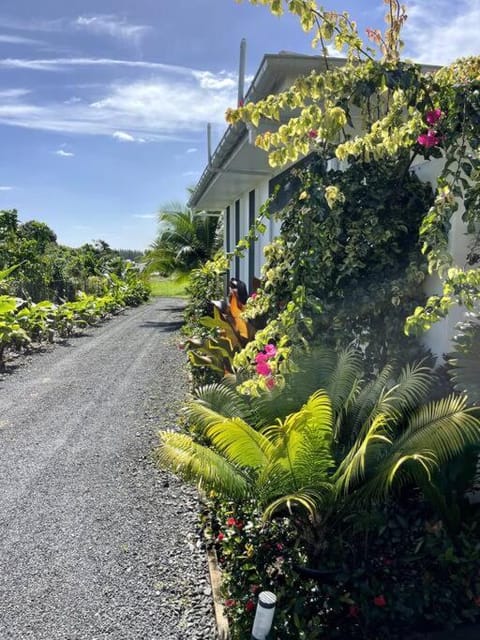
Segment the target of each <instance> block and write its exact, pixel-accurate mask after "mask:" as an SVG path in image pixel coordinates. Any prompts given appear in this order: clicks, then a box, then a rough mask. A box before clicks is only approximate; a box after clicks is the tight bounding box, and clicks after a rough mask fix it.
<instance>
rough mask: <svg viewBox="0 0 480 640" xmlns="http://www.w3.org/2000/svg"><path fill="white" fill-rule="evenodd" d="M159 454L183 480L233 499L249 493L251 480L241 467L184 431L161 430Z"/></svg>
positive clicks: (160, 458) (163, 463) (163, 464)
mask: <svg viewBox="0 0 480 640" xmlns="http://www.w3.org/2000/svg"><path fill="white" fill-rule="evenodd" d="M159 437H160V446H159V447H158V448H157V451H156V453H157V457H158V460H159V462H160V464H161V465H162V466H164V467H167V468H169V469H170V470H171V471H173V472H174V473H176V474H178V475H180V476H181V477H182V478H183V479H185V480H187V481H189V482H191V481H195V482H196V483H197V484H198V485H199V486H201V487H203V488H205V489H207V490H209V489H214V490H215V491H217V492H218V493H220V494H222V495H224V496H226V497H228V498H230V499H232V498H235V499H242V498H244V497H245V496H247V495H248V493H249V481H248V476H246V475H245V474H244V473H243V472H242V471H241V470H240V469H238V468H237V467H235V466H234V465H232V464H231V463H229V462H228V461H227V460H226V459H225V458H224V457H223V456H222V455H219V454H218V453H216V452H215V451H213V450H212V449H210V448H208V447H204V446H202V445H200V444H197V443H196V442H194V441H193V440H192V438H191V437H190V436H187V435H186V434H183V433H174V432H171V431H161V432H160V433H159Z"/></svg>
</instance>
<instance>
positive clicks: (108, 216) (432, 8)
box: [0, 0, 480, 249]
mask: <svg viewBox="0 0 480 640" xmlns="http://www.w3.org/2000/svg"><path fill="white" fill-rule="evenodd" d="M324 4H325V6H327V7H328V8H329V9H334V10H347V11H349V12H350V13H351V15H352V16H353V17H354V18H355V19H356V20H357V21H358V24H359V27H360V30H361V31H362V32H363V31H364V29H365V27H367V26H369V27H380V28H382V21H383V2H382V1H381V0H365V1H364V2H363V3H358V2H354V1H353V0H348V1H343V0H331V1H330V2H325V3H324ZM359 4H361V7H362V8H361V9H359V8H358V5H359ZM407 5H408V14H409V19H408V20H407V25H406V29H405V32H404V38H405V40H406V43H407V47H406V53H407V54H408V55H409V56H410V57H413V58H415V59H417V60H420V61H423V62H432V63H446V62H449V61H451V60H453V59H455V58H456V57H459V56H461V55H471V54H478V53H479V51H478V49H479V47H478V44H477V43H478V27H479V25H480V0H457V1H456V2H455V3H454V2H451V0H449V1H447V0H437V2H435V3H433V2H431V1H430V0H417V2H411V3H407ZM242 37H245V38H246V39H247V43H248V44H247V73H248V74H250V75H252V74H254V73H255V71H256V69H257V68H258V65H259V63H260V61H261V58H262V56H263V54H264V53H277V52H279V51H281V50H287V51H296V52H302V53H312V50H311V47H310V43H309V39H308V36H306V35H305V34H304V33H303V32H302V31H301V29H300V27H299V26H298V24H297V22H296V21H295V20H294V19H293V18H291V17H284V18H281V19H276V18H274V17H273V16H272V15H271V14H270V13H269V12H268V10H267V9H266V8H264V7H254V6H251V5H249V4H248V2H246V0H245V2H244V3H243V4H237V3H236V2H235V1H234V0H168V1H167V0H134V1H133V0H68V2H66V1H65V0H43V1H42V2H39V1H38V0H2V3H1V7H0V143H1V144H0V209H5V208H17V209H18V210H19V213H20V218H21V220H24V221H25V220H29V219H32V218H34V219H37V220H42V221H44V222H46V223H47V224H48V225H50V226H51V227H52V228H53V229H54V230H55V231H56V233H57V234H58V238H59V241H60V242H62V243H64V244H69V245H71V246H78V245H80V244H82V243H84V242H88V241H91V240H93V239H97V238H102V239H104V240H106V241H107V242H108V243H109V244H111V245H112V246H114V247H119V248H120V247H122V248H140V249H143V248H146V247H147V246H148V245H149V243H150V242H151V241H152V240H153V239H154V236H155V232H156V215H155V213H156V211H157V210H158V208H159V207H160V206H161V205H162V204H164V203H166V202H169V201H172V200H180V201H185V200H186V188H187V187H188V186H191V185H193V184H194V183H195V181H196V180H197V178H198V177H199V176H200V174H201V171H202V170H203V168H204V166H205V161H206V134H205V129H206V123H207V122H208V121H211V122H212V124H213V131H214V142H215V141H216V140H218V139H219V137H220V135H221V133H222V132H223V130H224V128H225V124H224V119H223V117H224V116H223V114H224V112H225V109H226V108H227V107H229V106H234V104H235V99H236V83H237V79H236V75H237V67H238V50H239V43H240V40H241V38H242Z"/></svg>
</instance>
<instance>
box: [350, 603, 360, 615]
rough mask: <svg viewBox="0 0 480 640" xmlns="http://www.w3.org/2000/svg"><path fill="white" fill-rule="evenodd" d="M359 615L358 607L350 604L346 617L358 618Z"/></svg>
mask: <svg viewBox="0 0 480 640" xmlns="http://www.w3.org/2000/svg"><path fill="white" fill-rule="evenodd" d="M359 613H360V607H359V606H358V605H356V604H351V605H350V606H349V608H348V616H349V617H350V618H358V614H359Z"/></svg>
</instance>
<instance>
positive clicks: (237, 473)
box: [159, 350, 480, 558]
mask: <svg viewBox="0 0 480 640" xmlns="http://www.w3.org/2000/svg"><path fill="white" fill-rule="evenodd" d="M318 367H319V368H321V367H322V363H321V362H318ZM360 371H361V370H360V368H359V356H358V354H356V353H355V352H354V351H351V350H350V351H347V352H345V353H344V354H342V355H341V356H340V357H339V359H338V364H337V366H336V367H335V369H334V371H333V372H332V373H331V380H330V385H329V390H328V392H327V391H325V390H318V391H316V392H315V393H313V394H312V395H311V396H310V397H309V398H308V400H307V401H306V402H305V404H304V405H303V406H302V407H301V408H300V409H299V410H297V411H295V412H293V413H291V414H289V415H287V416H286V417H284V418H278V420H277V421H276V422H273V421H270V422H269V423H267V424H266V425H265V426H261V427H260V428H257V426H258V420H257V421H256V424H255V425H254V426H251V425H250V424H248V422H246V420H244V419H242V417H240V415H241V414H240V415H239V413H240V412H239V408H240V403H238V402H236V401H235V400H233V401H232V395H231V394H230V396H228V394H225V393H223V395H222V391H221V389H220V391H219V393H218V395H220V396H221V401H223V400H224V399H225V398H227V403H226V404H227V409H228V411H227V415H223V414H222V413H219V412H217V411H215V409H214V408H213V406H212V400H211V398H212V395H213V396H214V397H215V395H216V394H215V392H214V393H213V394H212V393H210V396H209V397H208V395H207V396H203V397H201V398H199V399H198V400H197V401H193V402H191V403H189V405H188V407H187V410H186V413H187V418H188V420H189V422H190V423H191V424H192V426H193V429H194V430H195V431H196V432H198V433H200V434H201V436H202V438H203V441H204V442H205V441H206V442H207V443H208V445H209V446H206V445H205V444H199V443H198V442H197V441H196V438H195V437H192V436H191V435H187V434H185V433H174V432H170V431H164V432H161V433H160V441H161V445H160V448H159V459H160V461H161V462H162V463H163V464H165V465H166V466H169V467H170V468H171V469H173V470H174V471H175V472H176V473H179V474H180V475H182V476H183V477H185V478H187V479H190V480H191V479H193V480H195V481H197V482H199V484H200V485H201V486H202V487H204V488H206V489H207V490H210V489H213V490H214V491H216V492H217V493H218V494H220V495H222V496H223V497H224V498H226V499H230V500H235V501H237V502H241V501H243V500H251V499H254V500H255V501H256V504H257V505H258V507H259V508H260V509H262V510H263V511H264V514H265V517H266V518H269V517H272V516H273V515H274V514H276V513H277V512H280V513H283V512H284V511H285V510H291V509H299V510H300V512H305V513H307V514H308V516H307V518H306V520H305V530H304V532H303V534H302V535H303V537H304V539H305V540H307V541H308V544H309V546H310V557H311V558H314V557H315V555H316V554H317V553H318V552H319V550H321V549H322V545H323V544H324V540H325V535H326V529H325V527H326V526H327V523H328V521H329V519H330V518H334V517H338V514H339V513H340V512H342V511H343V510H345V511H346V512H348V511H349V510H351V509H352V505H357V506H358V505H360V504H364V505H368V504H371V503H376V502H382V501H383V500H385V499H386V497H387V496H388V495H389V494H390V493H391V490H392V489H394V488H395V487H396V488H397V489H399V488H402V487H404V486H415V487H420V488H421V489H422V490H423V492H424V494H425V496H426V497H427V498H428V499H429V500H430V501H431V502H432V504H434V506H435V508H436V509H437V510H438V511H439V512H440V513H441V516H442V517H443V518H444V520H445V521H446V522H447V523H448V524H449V526H452V527H455V526H458V521H457V518H455V515H456V514H455V513H450V511H449V506H450V505H448V504H447V503H446V499H445V495H444V494H443V493H442V492H441V491H440V488H439V486H438V485H437V476H441V470H442V469H443V468H444V467H445V465H446V464H447V463H448V462H449V461H450V460H452V459H454V458H456V457H458V456H460V455H461V454H462V453H463V452H464V451H465V449H466V448H467V447H468V445H477V444H478V443H479V442H480V421H479V420H478V419H477V418H476V417H475V416H474V415H473V414H472V411H471V410H470V409H468V408H467V406H466V397H465V396H455V395H451V396H448V397H446V398H443V399H441V400H437V401H434V402H430V403H426V404H424V403H423V400H424V398H425V396H427V394H428V391H429V389H430V386H431V383H432V378H433V373H432V371H431V370H430V369H428V368H426V367H424V366H421V365H415V366H413V367H408V366H407V367H406V368H405V369H404V370H403V371H402V372H401V374H400V376H399V377H398V379H397V380H396V382H395V383H394V384H393V385H391V384H389V381H390V379H391V376H392V373H393V372H392V368H391V367H388V366H387V367H386V368H385V369H384V370H383V371H382V372H381V373H380V374H379V375H378V377H377V378H376V379H374V380H372V381H371V382H370V383H368V384H362V382H361V378H360ZM278 393H281V391H279V392H278ZM263 404H265V405H267V406H268V409H267V412H268V410H269V411H270V415H269V417H271V411H272V408H273V411H275V409H276V408H277V403H276V401H275V391H274V392H273V393H272V398H271V399H270V401H269V402H268V401H266V402H264V403H261V402H257V403H256V405H255V406H256V408H257V412H258V411H259V410H262V407H263ZM279 406H281V403H279ZM232 414H233V415H232ZM251 415H252V414H251V413H250V416H251ZM457 498H458V496H457Z"/></svg>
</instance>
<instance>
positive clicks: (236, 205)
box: [235, 200, 240, 280]
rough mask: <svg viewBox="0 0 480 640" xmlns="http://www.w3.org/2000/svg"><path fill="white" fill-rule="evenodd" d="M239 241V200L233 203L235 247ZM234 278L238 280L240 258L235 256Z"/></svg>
mask: <svg viewBox="0 0 480 640" xmlns="http://www.w3.org/2000/svg"><path fill="white" fill-rule="evenodd" d="M239 241H240V200H237V201H236V202H235V246H237V244H238V242H239ZM235 277H236V278H238V279H239V280H240V258H239V256H235Z"/></svg>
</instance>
